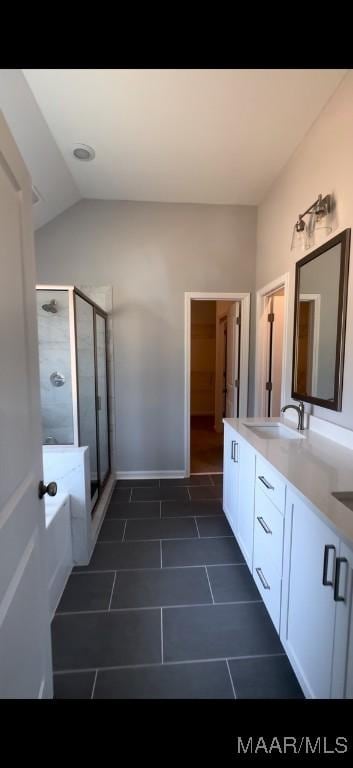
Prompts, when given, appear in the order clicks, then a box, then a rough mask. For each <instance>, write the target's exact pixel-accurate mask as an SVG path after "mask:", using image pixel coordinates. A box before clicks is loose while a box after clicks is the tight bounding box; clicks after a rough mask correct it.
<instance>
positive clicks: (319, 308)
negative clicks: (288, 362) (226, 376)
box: [292, 229, 351, 411]
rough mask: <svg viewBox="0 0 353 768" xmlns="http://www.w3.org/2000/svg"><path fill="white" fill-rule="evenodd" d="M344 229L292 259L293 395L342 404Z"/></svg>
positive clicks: (345, 280)
mask: <svg viewBox="0 0 353 768" xmlns="http://www.w3.org/2000/svg"><path fill="white" fill-rule="evenodd" d="M350 234H351V230H350V229H345V230H344V231H343V232H341V233H340V234H339V235H336V237H333V238H331V240H329V241H328V242H326V243H325V244H324V245H321V246H320V247H319V248H316V250H315V251H312V252H311V253H309V254H308V255H307V256H304V258H303V259H300V261H298V262H297V263H296V270H295V305H294V344H293V368H292V398H293V399H294V400H303V401H305V402H308V403H313V404H314V405H320V406H321V407H322V408H330V409H331V410H333V411H340V410H342V386H343V366H344V344H345V335H346V312H347V292H348V271H349V252H350Z"/></svg>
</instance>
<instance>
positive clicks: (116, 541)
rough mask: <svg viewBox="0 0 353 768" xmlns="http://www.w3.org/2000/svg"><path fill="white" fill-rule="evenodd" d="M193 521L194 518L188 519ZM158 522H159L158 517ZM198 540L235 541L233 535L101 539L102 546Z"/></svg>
mask: <svg viewBox="0 0 353 768" xmlns="http://www.w3.org/2000/svg"><path fill="white" fill-rule="evenodd" d="M188 519H190V520H191V519H192V518H188ZM156 520H159V518H158V517H157V518H156ZM198 539H202V541H204V540H206V541H208V540H209V539H234V536H233V534H230V533H229V534H228V535H222V536H200V535H199V536H177V537H174V536H169V537H165V538H164V539H125V540H124V539H99V543H100V544H148V543H149V542H150V541H197V540H198Z"/></svg>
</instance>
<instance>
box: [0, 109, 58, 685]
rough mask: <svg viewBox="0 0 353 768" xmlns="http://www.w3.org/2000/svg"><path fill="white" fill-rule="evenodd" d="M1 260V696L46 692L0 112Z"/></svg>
mask: <svg viewBox="0 0 353 768" xmlns="http://www.w3.org/2000/svg"><path fill="white" fill-rule="evenodd" d="M0 265H1V280H0V698H35V699H36V698H41V697H45V698H49V697H51V696H52V669H51V644H50V622H49V605H48V588H47V574H46V565H45V549H44V547H45V515H44V504H43V501H40V500H39V498H38V484H39V481H40V480H41V479H42V477H43V470H42V446H41V432H40V423H41V422H40V394H39V364H38V342H37V319H36V304H35V263H34V248H33V231H32V189H31V180H30V177H29V175H28V172H27V170H26V168H25V165H24V163H23V160H22V158H21V156H20V154H19V151H18V149H17V146H16V144H15V142H14V140H13V138H12V136H11V134H10V131H9V129H8V126H7V124H6V122H5V120H4V118H3V115H2V113H0Z"/></svg>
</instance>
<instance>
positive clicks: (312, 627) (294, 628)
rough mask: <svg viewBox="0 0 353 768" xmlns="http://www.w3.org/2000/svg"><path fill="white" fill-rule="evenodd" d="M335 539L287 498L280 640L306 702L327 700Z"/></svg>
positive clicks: (300, 503)
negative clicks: (320, 699) (316, 699)
mask: <svg viewBox="0 0 353 768" xmlns="http://www.w3.org/2000/svg"><path fill="white" fill-rule="evenodd" d="M339 543H340V542H339V538H338V536H337V535H336V534H335V533H334V532H333V531H332V529H331V528H330V527H329V526H328V525H326V523H325V522H324V521H323V520H322V519H321V518H320V517H319V516H318V515H317V514H316V513H315V512H313V511H312V510H311V509H310V507H309V506H307V505H306V504H305V503H304V502H303V501H301V499H299V497H298V496H296V495H295V494H294V493H292V492H291V491H288V493H287V504H286V535H285V545H284V573H283V605H282V626H281V640H282V643H283V645H284V647H285V649H286V652H287V654H288V656H289V659H290V660H291V662H292V664H293V665H294V669H295V671H296V673H297V676H298V679H299V682H300V683H301V685H302V687H303V690H304V692H305V694H306V695H307V696H309V697H310V698H312V697H313V698H330V691H331V675H332V657H333V641H334V631H335V612H336V603H335V600H334V582H335V563H336V557H337V555H338V551H339Z"/></svg>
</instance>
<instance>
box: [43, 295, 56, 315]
mask: <svg viewBox="0 0 353 768" xmlns="http://www.w3.org/2000/svg"><path fill="white" fill-rule="evenodd" d="M42 309H44V311H45V312H52V314H53V315H55V314H56V312H57V311H58V307H57V303H56V301H55V299H52V300H51V301H50V302H49V304H42Z"/></svg>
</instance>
